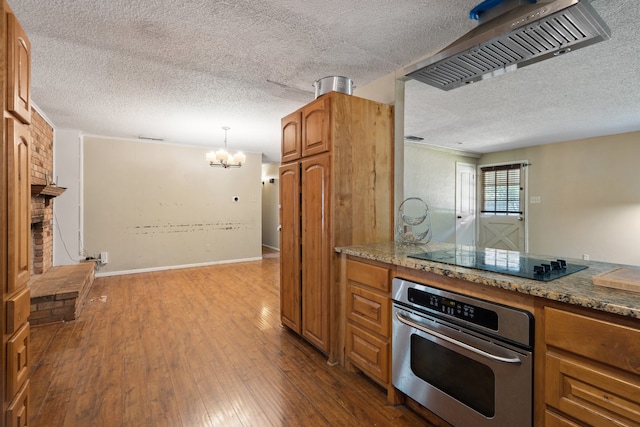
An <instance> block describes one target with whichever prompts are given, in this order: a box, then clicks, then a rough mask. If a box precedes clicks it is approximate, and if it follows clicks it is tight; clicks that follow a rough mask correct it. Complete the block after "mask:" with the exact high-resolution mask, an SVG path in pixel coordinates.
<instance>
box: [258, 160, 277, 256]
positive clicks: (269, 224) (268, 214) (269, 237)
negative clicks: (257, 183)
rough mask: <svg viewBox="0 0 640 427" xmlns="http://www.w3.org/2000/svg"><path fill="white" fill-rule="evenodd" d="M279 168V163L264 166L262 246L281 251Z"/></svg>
mask: <svg viewBox="0 0 640 427" xmlns="http://www.w3.org/2000/svg"><path fill="white" fill-rule="evenodd" d="M279 166H280V165H279V164H277V163H266V164H263V165H262V244H263V245H264V246H267V247H269V248H271V249H277V250H280V232H279V231H278V226H279V225H280V191H279V187H280V179H279V173H278V167H279ZM271 179H273V183H272V182H270V181H271Z"/></svg>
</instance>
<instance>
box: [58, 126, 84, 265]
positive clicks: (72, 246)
mask: <svg viewBox="0 0 640 427" xmlns="http://www.w3.org/2000/svg"><path fill="white" fill-rule="evenodd" d="M53 174H54V175H53V176H54V181H55V182H56V184H57V185H58V186H60V187H65V188H66V191H65V192H64V193H63V194H62V195H61V196H60V197H57V198H56V200H55V202H54V204H53V265H54V266H59V265H74V264H77V263H78V261H80V259H82V258H83V256H82V235H81V230H82V215H81V212H82V133H81V132H80V131H79V130H76V129H55V130H54V142H53Z"/></svg>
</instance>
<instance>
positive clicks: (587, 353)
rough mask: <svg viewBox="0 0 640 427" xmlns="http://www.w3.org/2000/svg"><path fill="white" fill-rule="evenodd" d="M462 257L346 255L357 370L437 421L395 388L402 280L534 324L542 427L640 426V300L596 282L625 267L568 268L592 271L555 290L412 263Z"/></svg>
mask: <svg viewBox="0 0 640 427" xmlns="http://www.w3.org/2000/svg"><path fill="white" fill-rule="evenodd" d="M455 248H456V246H455V245H452V244H447V243H437V242H431V243H429V244H419V245H409V244H403V243H397V242H384V243H376V244H367V245H361V246H349V247H341V248H336V252H337V253H339V254H340V257H341V278H340V284H341V287H340V288H341V292H342V295H341V301H342V304H343V313H344V316H343V319H342V327H341V336H342V342H343V343H344V360H343V363H344V365H345V366H346V367H347V369H352V370H359V371H362V372H363V373H364V374H366V375H367V376H369V377H370V378H372V379H373V380H374V381H376V382H378V383H379V384H381V385H382V386H383V387H386V390H387V398H388V400H389V401H390V402H392V403H400V402H404V401H406V402H407V403H408V404H409V405H410V406H412V407H413V408H414V409H416V410H419V411H421V412H424V413H425V416H427V417H429V416H431V415H430V413H429V412H428V411H424V408H422V407H420V406H419V405H417V404H416V403H415V402H413V401H411V400H410V399H405V397H404V396H403V395H402V394H401V393H399V392H398V390H396V389H395V388H394V387H393V385H392V384H391V366H392V356H391V355H392V352H391V348H392V345H393V343H392V336H391V317H392V316H391V280H392V279H393V278H394V277H401V278H403V279H407V280H411V281H414V282H417V283H421V284H424V285H428V286H432V287H436V288H440V289H443V290H447V291H452V292H457V293H459V294H462V295H466V296H472V297H475V298H481V299H484V300H487V301H492V302H497V303H499V304H504V305H508V306H512V307H517V308H519V309H523V310H527V311H529V312H530V313H531V314H532V315H533V317H534V338H535V348H534V352H533V353H534V369H533V372H534V381H533V382H534V393H533V396H534V399H533V400H534V402H533V425H534V426H545V425H547V426H572V425H618V426H626V425H629V426H638V425H640V402H639V401H638V400H639V397H640V293H636V292H631V291H624V290H618V289H612V288H608V287H601V286H596V285H594V284H593V279H592V277H593V276H594V275H598V274H602V273H605V272H608V271H611V270H613V269H615V268H618V267H621V265H618V264H612V263H604V262H595V261H583V260H570V259H567V260H566V261H567V262H568V263H571V264H580V265H584V266H587V267H588V268H586V269H584V270H581V271H577V272H575V273H572V274H569V275H566V276H564V277H559V278H557V279H555V280H552V281H547V282H545V281H539V280H532V279H527V278H522V277H513V276H508V275H505V274H501V273H495V272H489V271H483V270H478V269H475V268H469V267H460V266H455V265H449V264H444V263H441V262H433V261H428V260H422V259H416V258H411V257H409V255H413V254H416V253H425V252H436V251H442V250H450V249H455ZM478 249H479V248H478ZM519 256H520V257H523V258H541V259H553V257H551V256H540V255H531V254H519ZM624 267H630V266H624ZM631 268H633V267H631ZM443 425H446V424H443Z"/></svg>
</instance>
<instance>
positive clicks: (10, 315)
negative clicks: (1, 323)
mask: <svg viewBox="0 0 640 427" xmlns="http://www.w3.org/2000/svg"><path fill="white" fill-rule="evenodd" d="M30 313H31V299H30V292H29V288H28V287H27V288H24V289H23V290H22V291H20V292H19V293H18V294H17V295H15V296H14V297H12V298H10V299H9V300H8V301H7V334H12V333H14V332H15V331H16V330H17V329H18V328H19V327H20V326H21V325H22V324H23V323H25V322H26V321H27V320H28V319H29V314H30Z"/></svg>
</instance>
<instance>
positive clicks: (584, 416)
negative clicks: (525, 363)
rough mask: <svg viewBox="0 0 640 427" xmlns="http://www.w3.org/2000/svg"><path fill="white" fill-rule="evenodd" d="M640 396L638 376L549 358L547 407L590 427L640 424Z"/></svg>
mask: <svg viewBox="0 0 640 427" xmlns="http://www.w3.org/2000/svg"><path fill="white" fill-rule="evenodd" d="M638 396H640V377H638V376H637V375H633V374H629V373H624V372H620V371H618V370H613V369H608V368H607V367H604V366H603V365H601V364H598V363H595V362H590V361H585V360H583V359H578V358H573V357H566V356H564V355H557V354H553V353H547V355H546V359H545V401H546V403H547V405H550V406H552V407H554V408H556V409H558V410H559V411H561V412H563V413H565V414H567V415H569V416H571V417H573V418H575V419H576V420H579V421H581V422H584V423H586V424H587V425H597V426H612V427H613V426H631V425H640V403H638ZM558 425H563V424H558ZM567 425H571V424H567Z"/></svg>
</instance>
